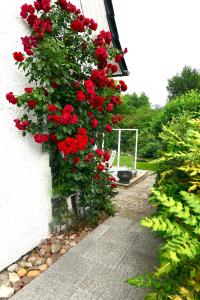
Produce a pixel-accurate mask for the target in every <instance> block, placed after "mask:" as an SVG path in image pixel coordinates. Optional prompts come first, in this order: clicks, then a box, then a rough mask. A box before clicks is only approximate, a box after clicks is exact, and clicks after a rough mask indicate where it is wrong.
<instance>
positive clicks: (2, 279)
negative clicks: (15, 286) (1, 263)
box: [0, 271, 10, 286]
mask: <svg viewBox="0 0 200 300" xmlns="http://www.w3.org/2000/svg"><path fill="white" fill-rule="evenodd" d="M0 285H6V286H9V285H10V281H9V279H8V272H7V271H3V272H1V273H0Z"/></svg>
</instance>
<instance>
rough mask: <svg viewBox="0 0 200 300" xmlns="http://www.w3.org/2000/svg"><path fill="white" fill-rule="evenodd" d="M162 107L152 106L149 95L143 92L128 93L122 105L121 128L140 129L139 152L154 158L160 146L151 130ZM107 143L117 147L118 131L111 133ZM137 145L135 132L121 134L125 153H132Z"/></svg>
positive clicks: (141, 154)
mask: <svg viewBox="0 0 200 300" xmlns="http://www.w3.org/2000/svg"><path fill="white" fill-rule="evenodd" d="M159 112H160V109H153V108H151V107H150V102H149V99H148V97H147V96H146V95H145V94H144V93H142V94H141V95H137V94H136V93H133V94H132V95H129V94H126V95H125V96H124V97H123V102H122V105H121V107H120V113H121V114H123V116H124V117H123V120H122V121H121V122H120V126H119V127H120V128H128V129H133V128H137V129H139V141H138V153H139V156H141V157H144V158H148V157H150V158H152V157H156V155H157V148H159V145H158V141H157V139H156V138H155V135H154V132H153V131H152V130H151V123H152V121H153V120H154V119H155V118H156V116H157V114H158V113H159ZM105 144H106V145H108V146H109V147H110V148H112V149H117V145H118V138H117V134H116V132H113V133H111V134H110V135H109V136H107V137H106V138H105ZM134 147H135V132H130V131H123V133H122V135H121V148H122V149H121V150H122V151H123V152H125V153H132V152H133V151H134Z"/></svg>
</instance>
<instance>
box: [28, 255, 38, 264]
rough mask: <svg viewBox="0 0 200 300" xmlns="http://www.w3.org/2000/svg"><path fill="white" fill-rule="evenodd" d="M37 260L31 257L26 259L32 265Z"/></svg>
mask: <svg viewBox="0 0 200 300" xmlns="http://www.w3.org/2000/svg"><path fill="white" fill-rule="evenodd" d="M36 260H37V257H35V256H31V257H29V258H28V262H31V263H32V264H34V262H35V261H36Z"/></svg>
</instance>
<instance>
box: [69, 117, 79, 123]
mask: <svg viewBox="0 0 200 300" xmlns="http://www.w3.org/2000/svg"><path fill="white" fill-rule="evenodd" d="M76 123H78V117H77V115H72V116H71V118H70V124H72V125H75V124H76Z"/></svg>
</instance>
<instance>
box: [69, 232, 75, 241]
mask: <svg viewBox="0 0 200 300" xmlns="http://www.w3.org/2000/svg"><path fill="white" fill-rule="evenodd" d="M75 237H77V234H76V233H74V234H72V235H70V237H69V238H70V239H71V240H73V239H75Z"/></svg>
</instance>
